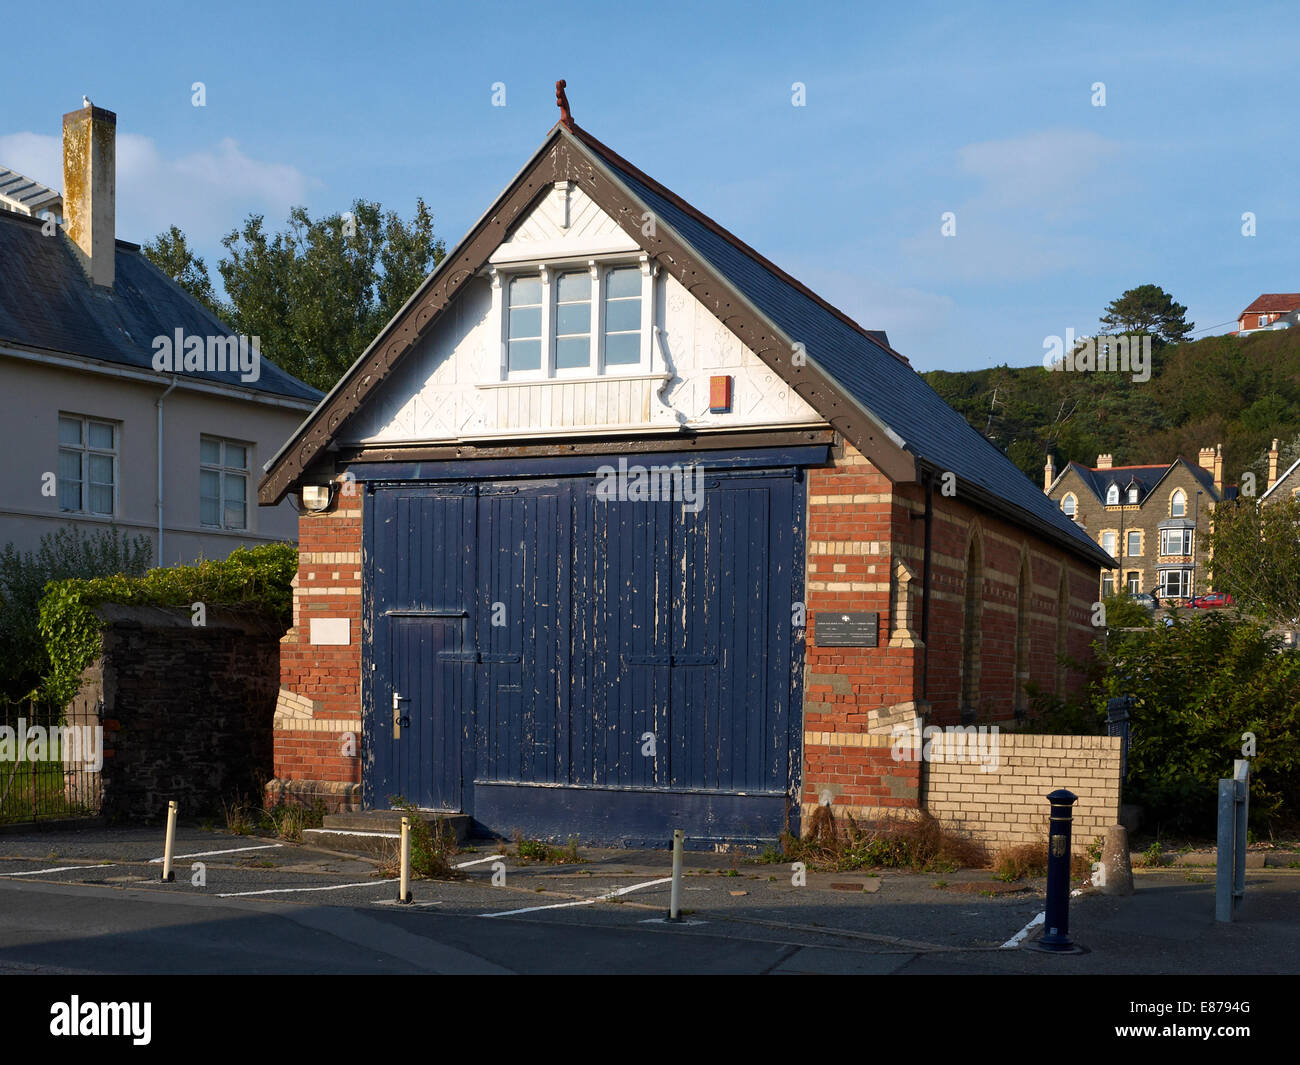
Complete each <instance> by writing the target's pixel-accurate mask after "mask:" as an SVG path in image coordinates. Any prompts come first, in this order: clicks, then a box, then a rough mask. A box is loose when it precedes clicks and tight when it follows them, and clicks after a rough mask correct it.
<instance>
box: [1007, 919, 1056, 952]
mask: <svg viewBox="0 0 1300 1065" xmlns="http://www.w3.org/2000/svg"><path fill="white" fill-rule="evenodd" d="M1046 919H1047V914H1046V913H1045V912H1044V913H1040V914H1039V915H1038V916H1037V917H1035V918H1034V919H1033V920H1032V921H1030V922H1029V923H1028V924H1027V925H1025V927H1024V928H1022V929H1021V930H1020V931H1019V932H1017V933H1016V934H1015V935H1014V936H1012V937H1011V938H1010V939H1008V940H1007V941H1006V942H1005V943H1003V944H1002V949H1003V950H1009V949H1010V948H1011V947H1018V946H1020V941H1021V940H1022V939H1024V938H1025V936H1027V935H1029V933H1030V932H1032V931H1033V930H1034V929H1035V928H1037V927H1038V926H1039V925H1040V924H1042V923H1043V922H1044V921H1045V920H1046Z"/></svg>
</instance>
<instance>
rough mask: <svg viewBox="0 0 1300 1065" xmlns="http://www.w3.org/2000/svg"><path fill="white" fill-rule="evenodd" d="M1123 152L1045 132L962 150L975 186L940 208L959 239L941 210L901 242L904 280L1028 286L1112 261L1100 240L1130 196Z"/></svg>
mask: <svg viewBox="0 0 1300 1065" xmlns="http://www.w3.org/2000/svg"><path fill="white" fill-rule="evenodd" d="M1126 150H1127V149H1126V146H1125V145H1124V144H1122V143H1121V142H1119V141H1113V140H1108V139H1107V138H1105V137H1102V136H1100V135H1098V134H1096V133H1092V132H1089V131H1086V130H1082V131H1081V130H1045V131H1042V132H1039V133H1033V134H1029V135H1027V136H1024V137H1013V138H1009V139H1005V140H996V141H982V142H980V143H977V144H968V145H966V146H965V147H963V148H960V149H958V150H957V152H956V158H955V160H954V169H955V170H956V172H957V173H956V176H964V177H966V178H968V179H974V181H975V183H976V186H977V187H976V189H975V191H974V192H973V193H972V194H971V195H968V196H967V197H966V198H965V199H961V200H957V199H956V198H954V199H955V201H956V202H953V203H951V204H945V205H943V210H945V211H948V210H950V211H952V212H953V213H954V214H955V215H956V216H957V217H956V234H955V235H954V236H943V235H942V233H941V229H940V226H941V219H940V213H939V212H936V214H935V216H934V218H933V220H932V221H931V222H929V224H928V225H927V226H926V228H925V229H923V230H922V231H921V232H919V233H917V234H915V235H914V236H912V237H910V238H908V239H906V240H904V241H903V242H902V246H901V247H902V252H903V254H904V256H905V258H906V259H907V260H908V266H909V268H908V270H907V273H908V274H909V275H910V276H920V277H925V278H927V279H929V280H931V281H934V280H938V279H944V280H947V281H954V280H959V281H975V282H1005V281H1023V280H1026V279H1031V278H1039V277H1046V276H1050V275H1053V274H1059V273H1062V272H1064V271H1068V270H1073V269H1076V268H1079V267H1083V266H1087V265H1088V264H1091V263H1095V262H1097V261H1098V260H1099V257H1100V259H1102V260H1104V259H1105V257H1106V256H1107V255H1108V254H1109V255H1113V254H1114V252H1113V249H1112V250H1111V251H1109V252H1108V251H1107V248H1106V246H1105V243H1104V242H1103V241H1101V240H1100V239H1099V238H1098V237H1097V236H1096V233H1097V232H1098V231H1099V230H1100V229H1101V228H1103V227H1102V226H1100V225H1099V224H1098V223H1101V222H1104V221H1106V220H1108V219H1109V218H1110V217H1111V216H1112V215H1113V212H1114V210H1115V207H1116V205H1117V204H1119V203H1122V202H1123V200H1124V199H1125V198H1126V197H1127V196H1129V195H1130V194H1131V187H1130V186H1131V178H1130V177H1129V175H1128V172H1127V171H1126V170H1125V169H1124V168H1123V167H1120V166H1116V165H1115V164H1116V163H1117V162H1120V161H1122V160H1123V158H1124V153H1125V151H1126Z"/></svg>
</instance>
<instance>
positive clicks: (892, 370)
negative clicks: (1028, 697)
mask: <svg viewBox="0 0 1300 1065" xmlns="http://www.w3.org/2000/svg"><path fill="white" fill-rule="evenodd" d="M576 132H577V135H578V136H579V137H580V138H581V139H582V140H583V142H584V143H586V144H587V145H588V146H589V147H590V148H592V150H593V151H595V152H596V153H597V154H598V155H599V156H600V158H601V159H602V161H603V162H605V164H606V165H607V166H609V167H610V168H611V169H613V170H614V171H615V172H616V173H617V175H618V176H619V178H620V179H622V180H623V181H624V182H626V183H627V185H628V187H629V188H631V190H632V191H633V193H634V194H635V195H636V196H637V197H638V198H639V199H641V200H642V201H644V202H645V203H646V205H647V206H648V207H649V208H650V210H651V211H653V212H654V214H655V218H656V219H657V220H658V221H663V222H667V224H668V225H670V226H671V227H672V228H673V229H674V230H676V231H677V233H678V234H680V235H681V236H682V237H683V238H684V239H685V240H686V241H687V243H689V244H690V245H691V246H692V247H693V248H694V249H695V250H696V251H697V252H699V253H700V254H701V255H702V256H703V257H704V258H705V259H707V260H708V261H709V262H710V263H711V264H712V265H713V267H714V269H716V270H717V271H718V272H719V273H720V274H721V275H722V276H723V277H725V278H726V279H727V280H729V281H730V282H731V283H732V284H733V285H734V286H735V287H736V288H737V289H738V290H739V291H740V292H741V294H742V295H744V296H745V297H746V298H747V299H748V300H749V301H750V302H751V303H752V304H753V305H754V306H755V307H756V308H758V310H760V311H761V312H762V313H763V314H765V315H766V316H767V317H768V318H769V319H770V320H771V321H773V322H774V323H775V324H776V325H777V326H778V327H779V328H780V329H781V330H782V331H783V332H784V333H785V334H786V335H787V336H788V337H789V338H790V339H791V340H792V341H794V342H796V343H802V344H804V346H805V347H806V349H807V353H808V357H809V358H810V359H812V360H813V361H815V362H816V363H817V364H818V365H819V366H822V367H823V368H824V369H825V370H827V371H828V372H829V373H830V375H831V376H832V377H833V378H834V379H835V380H836V381H838V382H839V383H840V384H841V385H842V386H843V387H844V388H845V389H846V390H847V391H848V392H849V393H850V394H851V395H852V396H853V397H854V399H856V400H857V401H858V402H859V403H860V404H861V405H862V406H864V407H865V408H866V409H867V410H869V411H870V412H871V413H872V415H873V416H874V417H875V418H876V419H877V420H878V421H880V422H882V423H883V424H885V425H887V426H888V427H889V428H890V429H892V430H893V431H894V433H896V434H897V435H898V436H899V437H900V438H901V439H902V441H903V446H904V447H905V448H906V449H907V450H908V451H910V452H912V453H913V454H914V455H916V456H917V457H918V458H920V459H922V460H923V461H925V462H928V463H929V464H931V465H932V466H933V467H935V468H936V469H937V470H941V471H945V472H947V471H951V472H952V473H955V474H956V475H957V477H958V478H959V480H960V481H964V482H966V483H967V484H968V485H977V486H979V487H981V488H983V489H985V490H987V491H988V492H989V493H991V494H992V495H994V496H995V497H997V498H999V499H1001V500H1003V501H1005V502H1006V503H1007V504H1009V505H1010V506H1011V507H1012V508H1014V509H1015V510H1016V511H1018V512H1020V514H1021V515H1022V516H1024V517H1026V518H1032V519H1036V521H1035V524H1039V523H1045V524H1047V525H1048V526H1050V527H1051V528H1052V529H1054V530H1056V531H1057V533H1058V536H1060V535H1063V536H1064V537H1066V538H1067V539H1068V541H1071V542H1072V543H1073V544H1074V545H1075V546H1076V547H1078V548H1081V549H1083V550H1084V552H1085V553H1086V554H1087V555H1088V557H1089V558H1090V559H1092V560H1093V561H1097V562H1098V563H1099V564H1101V565H1108V564H1109V560H1108V559H1106V556H1104V555H1103V556H1101V559H1099V558H1098V550H1099V549H1098V548H1097V545H1096V544H1095V543H1094V542H1093V541H1092V539H1091V538H1090V537H1089V536H1088V535H1087V533H1085V532H1084V531H1083V530H1082V529H1080V528H1079V526H1078V525H1076V524H1075V523H1074V522H1073V521H1071V520H1070V519H1069V518H1067V517H1066V516H1065V515H1064V514H1062V513H1061V511H1060V509H1059V508H1058V507H1057V506H1056V505H1055V504H1054V503H1053V502H1052V501H1051V500H1050V499H1048V498H1047V497H1046V496H1045V495H1044V494H1043V493H1042V491H1041V490H1040V489H1039V488H1038V486H1037V485H1035V484H1034V483H1033V482H1032V481H1031V480H1030V479H1029V478H1028V477H1026V476H1025V475H1024V473H1023V472H1021V470H1020V469H1019V467H1017V466H1016V465H1015V463H1013V462H1012V461H1011V460H1010V459H1009V458H1007V457H1006V455H1004V454H1003V453H1002V452H1001V451H1000V450H998V448H997V447H995V446H994V445H993V444H992V443H990V442H989V441H988V440H987V439H986V438H985V437H984V436H982V435H981V434H980V433H979V432H978V431H977V430H976V429H975V428H973V427H972V426H971V424H970V423H969V422H967V421H966V419H965V418H964V417H962V416H961V415H960V414H958V413H957V411H955V410H954V409H953V408H952V407H950V406H949V405H948V404H947V403H946V402H945V401H944V400H943V398H942V397H941V396H940V395H939V394H938V393H937V392H935V391H934V389H932V388H931V387H930V386H929V385H928V384H926V382H925V380H924V379H923V378H922V377H921V376H920V375H919V374H917V373H916V371H915V370H913V369H912V368H911V366H910V365H908V363H907V360H906V359H905V358H904V357H903V356H901V355H900V354H898V353H897V352H896V351H894V350H893V349H892V348H890V347H889V346H888V345H887V343H886V342H885V341H884V339H883V334H881V333H879V332H877V331H873V330H867V329H863V328H862V327H861V326H859V325H857V324H856V323H854V322H853V321H852V320H851V319H850V318H848V316H847V315H845V314H844V313H843V312H841V311H839V310H837V309H836V308H834V307H832V306H831V305H830V304H828V303H826V302H825V301H824V300H822V299H821V298H820V297H818V296H817V295H815V294H814V293H812V292H811V291H810V290H809V289H807V288H805V287H804V286H803V285H801V284H800V283H799V282H797V281H795V280H794V279H793V278H791V277H790V276H789V275H788V274H786V273H784V271H782V270H781V269H780V268H779V267H777V266H775V265H774V264H773V263H771V262H769V261H768V260H767V259H765V258H764V257H763V256H761V255H759V254H758V253H757V252H756V251H754V250H753V249H752V248H750V247H749V246H748V245H746V244H744V243H743V242H742V241H740V240H739V239H738V238H737V237H735V236H733V235H732V234H731V233H729V232H727V231H726V230H725V229H723V228H722V227H721V226H720V225H718V223H716V222H714V221H713V220H712V219H710V218H708V217H707V216H705V215H704V214H702V213H701V212H699V211H697V210H696V209H695V208H693V207H691V206H690V205H689V204H687V203H686V202H685V201H684V200H682V199H681V198H680V197H678V196H676V195H675V194H673V193H672V192H670V191H668V190H667V189H665V188H664V187H663V186H662V185H660V184H659V183H658V182H656V181H654V180H653V179H652V178H650V177H648V176H647V175H646V174H644V173H643V172H642V171H640V170H638V169H637V168H636V167H634V166H632V165H631V164H630V163H628V162H627V161H626V160H624V159H623V158H621V157H620V156H618V155H617V154H616V153H614V152H613V151H612V150H610V149H609V148H607V147H606V146H605V145H603V144H601V143H600V142H599V141H597V140H596V139H595V138H594V137H592V136H590V135H589V134H587V133H585V131H582V130H577V131H576ZM958 494H959V495H960V488H959V493H958ZM1102 559H1105V561H1102Z"/></svg>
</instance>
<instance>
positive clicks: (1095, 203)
mask: <svg viewBox="0 0 1300 1065" xmlns="http://www.w3.org/2000/svg"><path fill="white" fill-rule="evenodd" d="M769 6H770V8H771V9H770V10H769V9H768V8H769ZM1072 6H1073V7H1079V8H1081V9H1080V10H1075V11H1071V12H1070V13H1068V14H1067V13H1063V12H1057V11H1054V10H1050V9H1048V8H1045V7H1044V5H1041V4H1023V5H1021V4H1000V5H969V6H967V5H929V4H924V3H918V4H909V5H889V7H888V8H887V9H878V8H877V7H876V5H867V4H860V3H854V4H837V3H816V2H806V3H800V4H781V5H762V4H755V3H752V2H751V3H708V2H703V3H681V4H679V3H655V4H621V5H609V4H606V5H581V14H580V15H579V16H578V17H577V18H576V19H575V17H574V15H573V14H572V12H573V11H577V10H579V9H576V8H566V7H565V6H564V5H559V6H557V5H553V4H537V3H513V2H495V3H492V4H481V3H469V4H455V5H448V4H442V3H423V4H418V3H412V4H405V3H384V2H381V0H372V2H370V3H367V4H364V5H358V4H338V3H330V2H324V3H311V4H307V3H259V4H245V3H223V4H193V5H189V4H185V5H181V4H175V5H167V6H166V7H162V6H159V7H157V8H155V7H152V6H150V5H141V4H132V3H119V4H115V5H103V4H85V5H80V4H75V3H74V4H69V5H61V6H60V12H61V17H60V19H59V20H58V29H57V31H56V32H44V31H41V30H39V29H37V30H34V31H33V32H32V33H31V34H30V35H24V37H23V40H22V42H21V46H18V45H19V42H18V41H17V40H11V41H10V42H9V46H8V47H7V48H6V57H5V59H6V64H5V66H6V69H5V78H4V82H5V85H4V100H5V105H4V111H3V114H0V163H3V164H4V165H7V166H10V167H13V168H14V169H16V170H19V171H22V172H24V173H28V174H29V175H30V176H32V177H35V178H38V179H40V180H43V181H45V182H47V183H49V184H52V185H55V186H56V187H57V186H59V185H61V183H62V182H61V174H60V170H59V154H58V152H59V149H58V136H59V132H60V128H61V126H60V121H61V115H62V114H63V112H65V111H70V110H73V109H74V108H76V107H78V106H80V103H81V96H82V94H83V93H86V94H88V95H89V96H90V97H91V99H92V100H94V102H95V103H96V104H98V105H99V106H101V107H107V108H109V109H111V110H113V111H116V112H117V115H118V136H119V145H118V235H119V236H121V237H123V238H125V239H127V240H134V241H137V242H143V241H145V240H147V239H149V238H150V237H152V236H153V235H154V234H155V233H157V232H158V231H159V230H161V229H164V228H165V227H166V226H167V225H169V224H171V223H175V224H176V225H178V226H180V227H181V228H182V229H184V230H185V231H186V232H187V233H188V234H189V235H190V237H191V239H192V241H193V242H194V243H195V244H196V245H197V247H198V250H199V251H200V253H201V254H203V255H204V256H205V258H206V259H207V260H208V265H209V267H210V268H211V270H212V273H213V275H214V279H216V269H215V266H216V260H217V259H218V258H219V256H220V252H221V248H220V237H221V235H222V234H223V233H225V232H227V231H229V230H231V229H233V228H235V227H237V226H238V225H239V224H240V222H241V221H242V220H243V218H244V217H245V216H246V215H247V214H248V213H249V212H252V211H256V212H259V213H263V214H265V215H266V216H267V219H268V222H269V223H271V224H274V225H277V226H278V225H279V224H280V223H282V222H283V220H284V218H285V216H286V214H287V212H288V209H289V207H290V206H291V205H293V204H298V203H302V204H305V205H306V206H307V207H308V208H309V209H310V210H311V212H312V213H313V215H315V214H324V213H330V212H333V211H339V210H345V209H346V208H347V207H348V205H349V204H350V203H351V202H352V200H353V199H354V198H357V197H363V198H366V199H371V200H378V201H380V202H381V203H382V204H383V205H384V206H385V207H386V208H394V209H397V210H398V211H400V212H401V213H402V214H403V215H404V216H407V217H409V216H410V213H411V211H412V208H413V206H414V203H415V199H416V197H417V196H423V197H424V199H425V201H426V202H427V203H428V204H429V206H430V208H431V209H432V210H433V212H434V218H435V224H436V228H437V230H438V233H439V235H440V236H442V237H443V238H444V239H445V240H446V241H447V244H448V246H449V247H450V246H451V245H452V244H453V243H454V242H455V241H457V240H458V239H459V238H460V237H461V236H462V235H463V234H464V233H465V231H466V229H468V227H469V226H470V225H472V224H473V222H474V221H475V220H476V219H477V218H478V217H479V215H480V214H481V213H482V212H483V211H484V210H485V209H486V208H487V207H488V206H489V204H490V203H491V201H492V200H493V199H494V198H495V197H496V195H497V194H498V193H499V192H500V191H501V190H502V189H503V188H504V186H505V185H506V183H507V182H508V181H509V180H510V178H511V177H513V175H514V174H515V172H516V171H517V170H518V169H519V167H520V166H522V164H523V163H524V162H525V161H526V160H527V158H528V156H529V155H531V153H532V152H533V150H534V149H535V148H536V147H537V146H538V144H540V143H541V141H542V139H543V138H544V137H545V135H546V133H547V131H548V130H549V129H550V127H551V126H552V125H553V124H554V122H555V121H556V118H557V117H558V113H557V111H556V109H555V102H554V82H555V80H556V78H560V77H563V78H565V79H567V81H568V85H569V88H568V93H569V99H570V102H571V104H572V107H573V114H574V117H575V119H576V120H577V122H578V123H579V124H580V125H582V126H584V127H585V128H587V129H589V130H591V132H592V133H594V134H595V135H596V136H598V137H599V138H600V139H602V140H603V141H605V142H606V143H607V144H609V145H610V146H611V147H613V148H614V149H615V150H617V151H618V152H620V153H621V154H622V155H624V156H626V157H627V158H628V159H630V160H632V161H633V162H634V163H636V164H637V165H639V166H640V167H641V168H642V169H644V170H646V171H648V172H649V173H651V174H652V175H654V176H655V177H656V178H657V179H658V180H660V181H661V182H663V183H664V184H665V185H667V186H668V187H669V188H671V189H673V190H674V191H675V192H677V193H679V194H680V195H682V196H684V197H685V198H686V199H688V200H690V201H691V202H692V203H694V204H695V205H696V206H697V207H699V208H701V209H702V210H704V211H706V212H708V213H709V214H711V215H713V216H714V217H715V218H716V219H717V220H718V221H719V222H721V223H722V224H723V225H725V226H727V228H729V229H731V230H732V231H733V232H735V233H736V234H738V235H739V236H740V237H741V238H742V239H744V240H746V241H747V242H748V243H750V244H752V245H753V246H754V247H756V248H758V249H759V250H760V251H762V252H763V253H764V254H765V255H767V256H768V257H769V258H771V259H772V260H774V261H775V262H777V263H778V264H779V265H781V266H782V267H784V268H785V269H786V270H788V271H789V272H790V273H792V274H793V275H794V276H796V277H798V278H799V279H800V280H802V281H804V282H806V283H807V284H809V285H810V286H811V287H813V288H814V289H816V290H817V291H818V292H820V293H821V294H822V295H823V296H824V297H825V298H827V299H829V300H830V301H831V302H832V303H835V304H836V305H837V306H839V307H841V308H842V309H843V310H844V311H846V312H847V313H848V314H850V315H852V316H853V317H854V318H856V319H857V320H858V321H860V322H861V323H862V324H863V325H865V326H867V327H869V328H877V329H886V330H888V332H889V335H890V339H891V340H892V342H893V344H894V346H895V347H896V348H898V349H899V350H900V351H901V352H902V353H903V354H905V355H907V356H908V357H909V359H910V360H911V362H912V364H913V365H914V366H915V367H917V368H918V369H920V370H929V369H974V368H981V367H986V366H989V365H993V364H996V363H1001V362H1007V363H1009V364H1011V365H1013V366H1016V365H1031V364H1035V363H1040V362H1041V360H1042V356H1043V340H1044V338H1045V337H1047V336H1050V335H1053V334H1056V335H1063V334H1064V333H1065V330H1066V329H1067V328H1069V329H1073V330H1074V331H1075V332H1076V333H1078V334H1086V333H1089V332H1092V331H1094V330H1095V329H1096V325H1097V317H1098V315H1099V313H1100V312H1101V309H1102V308H1103V307H1104V305H1105V304H1106V303H1107V302H1108V301H1109V300H1110V299H1111V298H1113V297H1115V296H1117V295H1118V294H1119V293H1120V292H1122V291H1123V290H1124V289H1126V288H1130V287H1133V286H1135V285H1139V284H1144V283H1148V282H1150V283H1155V284H1159V285H1162V286H1163V287H1164V288H1165V289H1167V290H1168V291H1169V292H1171V293H1172V294H1173V295H1174V297H1175V298H1176V299H1178V300H1179V301H1180V302H1182V303H1185V304H1187V305H1188V307H1189V311H1188V317H1189V318H1190V319H1192V320H1194V321H1195V323H1196V327H1197V330H1198V332H1202V333H1212V332H1224V331H1226V330H1227V329H1229V328H1231V325H1225V324H1224V323H1231V322H1232V320H1233V319H1234V318H1235V317H1236V315H1237V314H1238V312H1239V311H1240V310H1241V309H1242V308H1243V307H1245V306H1246V304H1247V303H1249V302H1250V301H1251V300H1252V299H1254V298H1255V296H1257V295H1258V294H1259V293H1260V292H1277V291H1300V264H1298V263H1297V256H1296V254H1295V252H1296V249H1297V247H1300V239H1298V238H1300V204H1298V203H1297V197H1296V196H1295V189H1296V173H1297V170H1298V169H1300V166H1298V164H1300V158H1297V157H1298V156H1300V142H1298V141H1297V139H1296V138H1295V137H1294V135H1293V132H1292V126H1293V114H1294V108H1295V101H1296V99H1297V98H1300V93H1297V87H1298V82H1300V75H1298V74H1297V72H1296V71H1297V67H1298V66H1300V64H1297V62H1296V59H1295V41H1294V39H1293V38H1294V34H1293V33H1292V32H1291V31H1290V27H1291V26H1292V25H1293V24H1294V18H1293V11H1292V10H1288V8H1287V6H1286V5H1283V4H1278V5H1241V6H1236V7H1233V8H1231V9H1229V8H1226V7H1224V6H1222V5H1217V4H1198V3H1190V4H1180V5H1168V4H1166V5H1153V6H1149V7H1146V8H1143V7H1142V6H1140V5H1131V4H1113V5H1112V4H1105V3H1102V4H1088V5H1083V6H1081V5H1072ZM196 81H202V82H204V84H205V86H206V92H207V104H206V106H205V107H202V108H196V107H193V106H191V85H192V84H193V83H194V82H196ZM496 82H502V83H504V85H505V89H506V106H505V107H494V106H492V86H493V84H494V83H496ZM795 82H802V83H803V84H804V85H805V86H806V106H803V107H795V106H793V105H792V88H791V87H792V85H793V83H795ZM1095 82H1103V83H1104V84H1105V94H1106V106H1104V107H1096V106H1093V103H1092V100H1093V95H1094V93H1093V89H1092V86H1093V84H1094V83H1095ZM946 211H952V212H955V214H956V235H955V236H952V237H944V236H942V235H941V232H940V228H941V224H942V216H943V213H944V212H946ZM1247 211H1251V212H1254V214H1255V216H1256V227H1257V235H1256V236H1254V237H1244V236H1243V235H1242V221H1241V217H1242V214H1243V213H1244V212H1247ZM1216 326H1217V327H1218V328H1212V327H1216Z"/></svg>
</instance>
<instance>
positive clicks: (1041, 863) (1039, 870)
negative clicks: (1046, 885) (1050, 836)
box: [993, 840, 1092, 880]
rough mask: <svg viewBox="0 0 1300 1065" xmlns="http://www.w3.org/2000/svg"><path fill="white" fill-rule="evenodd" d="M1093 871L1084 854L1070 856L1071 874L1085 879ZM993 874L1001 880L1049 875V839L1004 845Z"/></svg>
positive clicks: (994, 864) (994, 865) (995, 860)
mask: <svg viewBox="0 0 1300 1065" xmlns="http://www.w3.org/2000/svg"><path fill="white" fill-rule="evenodd" d="M1091 872H1092V863H1091V862H1090V861H1089V860H1088V857H1087V856H1086V855H1083V854H1075V855H1073V856H1072V857H1071V858H1070V875H1071V876H1072V877H1075V878H1076V879H1084V878H1086V877H1088V876H1089V875H1090V874H1091ZM993 875H994V876H996V877H997V878H998V879H999V880H1024V879H1026V878H1028V877H1043V876H1046V875H1047V841H1046V840H1044V841H1043V842H1042V843H1020V844H1017V845H1016V846H1014V847H1003V848H1002V849H1001V850H1000V851H998V853H997V856H996V857H995V858H994V860H993Z"/></svg>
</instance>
